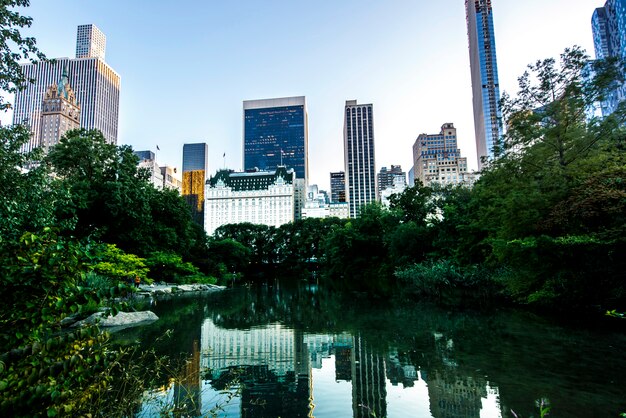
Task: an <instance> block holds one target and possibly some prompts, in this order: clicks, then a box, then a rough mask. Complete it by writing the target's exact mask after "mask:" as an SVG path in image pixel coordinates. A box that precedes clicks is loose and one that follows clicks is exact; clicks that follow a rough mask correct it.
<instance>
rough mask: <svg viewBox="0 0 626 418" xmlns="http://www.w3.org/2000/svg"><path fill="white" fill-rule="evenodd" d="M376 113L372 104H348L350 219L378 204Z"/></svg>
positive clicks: (346, 144) (346, 154)
mask: <svg viewBox="0 0 626 418" xmlns="http://www.w3.org/2000/svg"><path fill="white" fill-rule="evenodd" d="M373 113H374V110H373V106H372V105H371V104H357V101H356V100H348V101H346V107H345V112H344V128H343V146H344V159H345V167H346V170H345V172H346V199H347V201H348V203H349V205H350V217H351V218H356V217H357V216H359V211H360V209H361V207H363V206H364V205H366V204H368V203H372V202H375V201H376V195H377V193H376V157H375V153H374V114H373Z"/></svg>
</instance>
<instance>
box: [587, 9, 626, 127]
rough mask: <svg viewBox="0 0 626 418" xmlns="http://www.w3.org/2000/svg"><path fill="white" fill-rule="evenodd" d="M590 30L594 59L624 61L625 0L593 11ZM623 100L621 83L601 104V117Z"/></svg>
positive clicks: (624, 92)
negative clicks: (611, 58) (619, 59)
mask: <svg viewBox="0 0 626 418" xmlns="http://www.w3.org/2000/svg"><path fill="white" fill-rule="evenodd" d="M591 30H592V33H593V46H594V51H595V55H596V59H607V58H609V57H616V58H621V59H626V0H608V1H607V2H606V3H605V4H604V7H599V8H597V9H595V11H594V12H593V15H592V17H591ZM623 71H624V70H623ZM625 98H626V83H622V84H621V85H619V86H618V87H617V88H616V89H615V90H613V91H612V92H611V93H610V94H609V95H608V97H607V98H606V100H605V101H603V102H602V104H601V109H602V116H608V115H610V114H611V113H613V112H614V111H615V109H616V108H617V105H619V104H620V103H621V102H622V101H623V100H624V99H625Z"/></svg>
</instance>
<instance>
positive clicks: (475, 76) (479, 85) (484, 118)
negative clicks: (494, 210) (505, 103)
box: [465, 0, 502, 170]
mask: <svg viewBox="0 0 626 418" xmlns="http://www.w3.org/2000/svg"><path fill="white" fill-rule="evenodd" d="M465 11H466V17H467V35H468V38H469V55H470V67H471V72H472V100H473V105H474V131H475V134H476V153H477V157H478V169H479V170H480V169H481V168H482V159H483V158H485V157H487V158H492V157H493V156H494V146H497V145H499V142H500V136H501V134H502V132H501V131H502V121H501V119H502V113H501V111H500V104H499V102H500V84H499V82H498V63H497V60H496V38H495V35H494V29H493V15H492V10H491V0H465Z"/></svg>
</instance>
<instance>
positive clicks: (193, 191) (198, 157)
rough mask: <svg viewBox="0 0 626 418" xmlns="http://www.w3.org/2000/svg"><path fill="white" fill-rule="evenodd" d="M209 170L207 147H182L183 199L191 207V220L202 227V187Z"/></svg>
mask: <svg viewBox="0 0 626 418" xmlns="http://www.w3.org/2000/svg"><path fill="white" fill-rule="evenodd" d="M208 170H209V146H208V145H207V144H205V143H196V144H184V145H183V197H184V198H185V200H186V201H187V203H188V204H189V206H190V207H191V215H192V217H193V220H194V221H195V222H197V223H198V224H199V225H202V226H204V187H205V183H206V181H207V174H208Z"/></svg>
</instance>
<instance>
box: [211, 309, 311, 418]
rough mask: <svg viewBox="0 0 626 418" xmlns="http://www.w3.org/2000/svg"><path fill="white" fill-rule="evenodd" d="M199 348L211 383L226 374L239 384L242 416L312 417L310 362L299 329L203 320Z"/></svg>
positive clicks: (276, 325)
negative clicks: (244, 327)
mask: <svg viewBox="0 0 626 418" xmlns="http://www.w3.org/2000/svg"><path fill="white" fill-rule="evenodd" d="M202 352H203V355H202V359H201V365H202V367H203V369H204V370H207V371H208V372H207V376H208V377H209V378H210V379H211V380H212V381H213V382H212V384H213V385H214V386H215V385H216V384H217V385H220V384H222V383H223V382H221V380H225V379H220V378H221V377H226V376H230V377H233V376H234V377H236V378H237V379H238V380H239V381H240V382H241V383H242V388H243V389H242V393H241V416H242V417H244V418H246V417H250V418H252V417H270V416H271V417H277V416H283V417H309V416H312V411H313V388H312V379H311V362H310V357H309V349H308V347H307V344H306V343H305V341H304V334H303V333H302V332H301V331H294V330H292V329H288V328H285V327H283V326H281V325H280V324H272V325H268V326H265V327H263V328H253V329H250V330H245V331H243V330H228V329H222V328H219V327H217V326H215V324H214V323H213V322H212V321H210V320H206V321H205V322H204V324H203V325H202Z"/></svg>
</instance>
